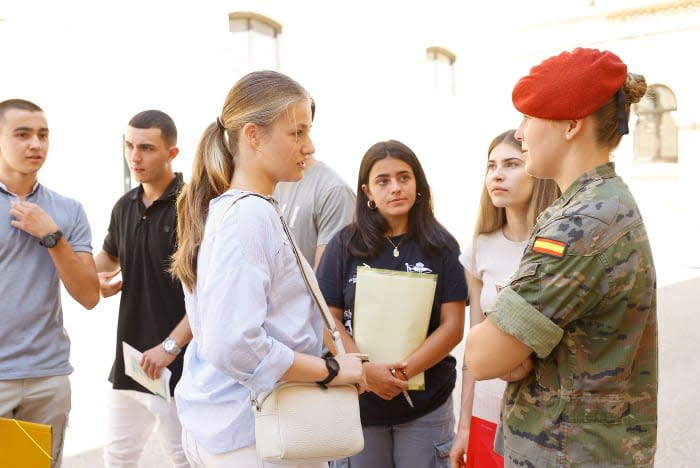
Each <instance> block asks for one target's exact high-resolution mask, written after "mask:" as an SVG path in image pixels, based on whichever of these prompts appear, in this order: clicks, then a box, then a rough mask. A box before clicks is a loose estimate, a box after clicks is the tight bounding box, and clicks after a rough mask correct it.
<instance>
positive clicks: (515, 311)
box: [487, 288, 564, 359]
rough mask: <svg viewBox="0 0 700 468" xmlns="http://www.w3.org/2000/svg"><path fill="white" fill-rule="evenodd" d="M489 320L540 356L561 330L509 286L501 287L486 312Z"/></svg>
mask: <svg viewBox="0 0 700 468" xmlns="http://www.w3.org/2000/svg"><path fill="white" fill-rule="evenodd" d="M487 315H488V318H489V321H491V323H493V324H494V325H495V326H497V327H498V328H500V329H501V330H503V331H504V332H505V333H508V334H509V335H513V336H514V337H516V338H517V339H518V340H520V341H521V342H522V343H523V344H525V345H527V346H529V347H530V348H532V349H533V350H534V351H535V354H537V357H539V358H540V359H541V358H544V357H547V356H548V355H549V353H551V352H552V350H553V349H554V347H555V346H556V345H557V344H559V342H560V341H561V338H562V336H564V330H562V329H561V328H560V327H559V326H558V325H557V324H555V323H554V322H552V321H551V320H550V319H549V318H547V317H546V316H545V315H543V314H542V313H541V312H540V311H539V310H537V309H535V308H534V307H532V306H531V305H530V304H529V303H528V302H527V301H526V300H525V299H523V298H522V297H521V296H520V295H519V294H518V293H516V292H515V291H513V290H512V289H511V288H505V289H503V290H502V291H501V292H500V293H499V294H498V296H497V297H496V301H495V302H494V304H493V306H492V307H491V310H490V311H488V312H487Z"/></svg>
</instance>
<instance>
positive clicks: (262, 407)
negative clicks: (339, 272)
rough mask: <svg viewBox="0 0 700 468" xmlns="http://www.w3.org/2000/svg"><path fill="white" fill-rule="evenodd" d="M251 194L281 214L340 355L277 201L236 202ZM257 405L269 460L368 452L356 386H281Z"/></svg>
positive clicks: (336, 342)
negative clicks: (365, 446) (254, 198)
mask: <svg viewBox="0 0 700 468" xmlns="http://www.w3.org/2000/svg"><path fill="white" fill-rule="evenodd" d="M251 195H252V196H258V197H261V198H265V199H266V200H268V201H270V203H272V205H273V206H274V207H275V209H276V210H277V212H278V214H279V215H280V220H281V222H282V227H283V228H284V232H285V233H286V234H287V237H288V239H289V242H290V244H291V246H292V249H293V250H294V256H295V257H296V260H297V264H298V265H299V269H300V270H301V273H302V277H303V278H304V282H305V283H306V286H307V288H308V289H309V292H310V293H311V296H312V297H313V298H314V302H315V303H316V306H317V307H318V310H319V312H320V313H321V317H322V318H323V321H324V323H325V325H326V327H327V328H328V330H329V332H330V336H331V338H332V343H328V345H329V346H328V347H329V349H333V348H335V351H336V352H335V354H344V353H345V350H344V348H343V344H342V342H341V339H340V333H339V332H338V330H337V329H336V326H335V321H334V320H333V316H332V315H331V313H330V311H329V310H328V306H327V305H326V301H325V300H324V299H323V296H322V295H321V291H320V290H319V288H318V283H317V282H316V277H315V276H314V274H313V271H311V267H310V266H309V264H308V263H307V262H306V261H305V260H302V257H301V254H300V253H299V248H298V247H297V245H296V242H294V237H293V236H292V234H291V232H290V230H289V226H288V225H287V223H286V221H285V220H284V216H283V215H282V213H281V212H280V210H279V207H278V206H277V204H276V202H274V201H273V200H272V199H270V198H267V197H263V196H262V195H258V194H255V193H242V194H239V195H238V196H237V197H236V198H235V199H234V201H233V202H232V203H231V204H232V205H233V203H235V202H236V201H238V200H239V199H240V198H243V197H245V196H251ZM252 406H253V414H254V416H255V447H256V450H257V452H258V455H260V457H261V458H262V459H263V460H265V461H269V462H273V463H280V464H284V463H285V462H287V463H300V462H307V461H308V462H314V461H319V462H322V461H328V460H336V459H339V458H346V457H349V456H351V455H355V454H356V453H359V452H360V451H362V449H363V448H364V443H365V441H364V437H363V436H362V423H361V421H360V404H359V400H358V395H357V389H356V388H355V386H354V385H338V386H331V387H328V388H323V387H321V386H320V385H319V384H317V383H313V382H285V383H280V384H279V385H278V386H277V387H275V389H274V390H272V391H271V392H267V393H263V394H260V395H258V396H257V397H256V398H252Z"/></svg>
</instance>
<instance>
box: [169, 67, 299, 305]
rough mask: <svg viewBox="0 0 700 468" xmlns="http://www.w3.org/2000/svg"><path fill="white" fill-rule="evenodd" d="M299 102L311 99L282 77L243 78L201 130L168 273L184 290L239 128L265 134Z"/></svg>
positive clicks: (191, 281) (231, 165) (227, 176)
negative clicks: (251, 125) (251, 127)
mask: <svg viewBox="0 0 700 468" xmlns="http://www.w3.org/2000/svg"><path fill="white" fill-rule="evenodd" d="M304 99H309V100H310V99H311V97H310V95H309V93H308V92H307V91H306V90H305V89H304V88H303V87H302V86H301V85H300V84H299V83H297V82H296V81H294V80H293V79H291V78H290V77H288V76H286V75H284V74H282V73H278V72H275V71H257V72H253V73H249V74H247V75H245V76H244V77H243V78H241V79H240V80H238V82H237V83H236V84H235V85H234V86H233V88H231V90H230V91H229V93H228V95H227V96H226V101H225V102H224V107H223V109H222V111H221V116H220V117H219V118H217V121H216V122H214V123H212V124H210V125H209V126H208V127H207V128H206V130H204V134H203V135H202V137H201V139H200V141H199V145H198V146H197V150H196V151H195V155H194V161H193V162H192V177H191V179H190V182H189V183H188V184H186V185H185V187H183V189H182V191H181V192H180V195H179V196H178V198H177V215H178V219H179V220H180V222H178V223H177V250H176V251H175V253H174V254H173V257H172V259H173V262H172V265H171V268H170V271H171V273H172V274H173V275H174V276H175V277H177V278H179V279H180V281H182V284H183V286H184V287H185V288H186V289H187V290H188V291H191V290H192V288H193V287H194V285H195V283H196V281H197V253H198V250H199V245H200V243H201V242H202V237H203V235H204V223H205V221H206V218H207V213H208V210H209V201H210V200H212V199H213V198H216V197H218V196H219V195H221V194H222V193H224V192H225V191H226V190H228V189H229V187H230V185H231V179H232V177H233V172H234V169H235V160H236V158H237V156H238V141H239V135H240V132H241V129H242V128H243V127H244V126H245V125H246V124H247V123H254V124H256V125H258V126H259V127H260V128H262V129H263V130H265V129H269V128H270V127H271V126H272V125H273V124H274V123H275V122H276V121H277V119H278V118H279V117H280V116H281V115H282V114H283V113H285V112H288V110H289V107H290V106H292V105H294V104H295V103H297V102H299V101H301V100H304Z"/></svg>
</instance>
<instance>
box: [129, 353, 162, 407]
mask: <svg viewBox="0 0 700 468" xmlns="http://www.w3.org/2000/svg"><path fill="white" fill-rule="evenodd" d="M122 351H123V352H124V371H125V373H126V375H128V376H129V377H131V378H132V379H134V380H135V381H137V382H138V383H140V384H141V385H143V386H144V387H146V388H147V389H148V390H150V391H151V392H153V393H155V394H156V395H158V396H160V397H162V398H164V399H165V400H166V401H168V402H169V401H170V398H171V397H170V377H171V376H172V372H170V369H168V368H167V367H165V368H163V371H162V372H161V373H160V378H158V379H151V378H150V377H148V376H147V375H146V373H145V372H144V371H143V369H141V364H140V363H141V356H142V355H143V353H141V352H140V351H139V350H137V349H136V348H134V347H133V346H131V345H130V344H129V343H127V342H126V341H122Z"/></svg>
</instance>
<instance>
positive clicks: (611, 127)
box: [592, 73, 647, 149]
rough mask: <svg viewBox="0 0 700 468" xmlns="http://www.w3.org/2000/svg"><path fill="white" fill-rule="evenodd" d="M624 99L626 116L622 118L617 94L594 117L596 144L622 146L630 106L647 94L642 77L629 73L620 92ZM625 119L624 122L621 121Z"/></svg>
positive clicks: (612, 147) (610, 146) (608, 146)
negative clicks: (623, 129)
mask: <svg viewBox="0 0 700 468" xmlns="http://www.w3.org/2000/svg"><path fill="white" fill-rule="evenodd" d="M618 92H621V93H622V96H623V98H624V111H625V114H624V116H622V117H621V116H620V114H619V112H620V108H619V107H618V103H617V93H615V95H614V96H613V97H612V98H611V99H609V100H608V101H607V102H606V103H605V104H603V105H602V106H601V107H600V108H599V109H598V110H597V111H595V112H594V113H593V114H592V116H593V120H594V122H595V125H596V133H595V136H596V143H598V145H599V146H601V147H603V148H609V149H614V148H616V147H617V145H619V144H620V140H621V139H622V135H623V134H624V133H626V132H623V131H621V130H622V128H621V127H622V126H624V128H626V126H627V121H629V115H630V106H631V105H632V104H634V103H637V102H639V100H640V99H642V96H644V94H645V93H646V92H647V83H646V80H645V79H644V76H642V75H636V74H634V73H628V74H627V78H626V79H625V84H624V85H622V88H620V91H618ZM621 118H624V119H625V120H624V121H621V120H620V119H621Z"/></svg>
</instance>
